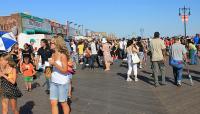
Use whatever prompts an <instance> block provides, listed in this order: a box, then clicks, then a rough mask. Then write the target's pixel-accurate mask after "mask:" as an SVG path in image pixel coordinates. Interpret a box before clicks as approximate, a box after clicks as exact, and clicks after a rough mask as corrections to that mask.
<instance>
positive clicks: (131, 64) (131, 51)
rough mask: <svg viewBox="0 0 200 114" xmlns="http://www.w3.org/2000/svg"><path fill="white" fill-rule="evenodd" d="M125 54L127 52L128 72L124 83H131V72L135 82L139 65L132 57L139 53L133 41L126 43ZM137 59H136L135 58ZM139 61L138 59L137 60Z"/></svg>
mask: <svg viewBox="0 0 200 114" xmlns="http://www.w3.org/2000/svg"><path fill="white" fill-rule="evenodd" d="M126 52H127V61H128V72H127V79H126V81H128V82H129V81H132V79H131V77H130V75H131V73H132V71H133V72H134V79H135V81H136V82H137V81H138V78H137V64H138V63H139V61H138V62H136V61H134V60H133V56H134V55H135V56H138V55H137V53H138V52H139V47H138V46H137V45H136V42H135V41H134V40H129V41H128V42H127V48H126ZM137 58H138V57H137ZM138 60H139V58H138Z"/></svg>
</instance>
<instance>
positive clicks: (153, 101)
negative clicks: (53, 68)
mask: <svg viewBox="0 0 200 114" xmlns="http://www.w3.org/2000/svg"><path fill="white" fill-rule="evenodd" d="M148 65H149V66H146V68H144V69H142V70H140V71H139V76H138V78H139V82H137V83H135V82H126V81H125V78H126V71H127V68H126V67H127V66H126V64H125V63H121V62H118V63H116V64H114V65H113V66H112V70H111V71H109V72H104V71H103V70H100V69H95V70H93V71H92V70H89V69H85V70H78V71H77V74H76V75H75V76H74V78H73V87H74V92H73V99H72V104H71V107H72V114H199V112H200V107H199V104H200V89H199V88H200V69H199V65H198V66H190V69H191V73H192V76H193V79H194V83H195V85H194V86H190V82H189V80H188V79H184V80H183V86H182V87H181V88H178V87H176V86H175V85H173V76H172V69H171V68H170V67H167V85H166V86H160V87H158V88H155V87H154V86H153V77H152V76H151V72H152V71H151V69H150V63H148ZM185 78H187V77H186V75H185ZM21 80H22V78H21V77H19V78H18V84H19V86H20V88H23V82H22V81H21ZM36 82H37V83H39V84H40V87H38V86H37V83H36ZM43 83H44V77H42V76H41V77H40V78H39V79H38V80H36V81H35V83H34V86H35V89H34V90H33V91H32V92H31V93H27V92H24V91H23V93H24V96H23V97H22V98H21V99H19V100H18V104H19V108H20V112H21V114H50V102H49V98H48V95H46V94H45V92H44V90H45V88H44V87H42V85H43Z"/></svg>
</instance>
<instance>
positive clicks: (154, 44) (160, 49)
mask: <svg viewBox="0 0 200 114" xmlns="http://www.w3.org/2000/svg"><path fill="white" fill-rule="evenodd" d="M150 47H151V56H152V57H151V61H152V65H153V76H154V81H155V87H157V86H159V83H158V73H159V71H158V70H160V72H161V75H162V85H166V82H165V60H166V59H165V56H166V54H165V53H166V51H165V49H166V46H165V44H164V41H163V40H162V39H160V33H159V32H155V33H154V38H153V39H152V40H151V42H150Z"/></svg>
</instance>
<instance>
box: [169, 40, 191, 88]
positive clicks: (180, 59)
mask: <svg viewBox="0 0 200 114" xmlns="http://www.w3.org/2000/svg"><path fill="white" fill-rule="evenodd" d="M186 52H187V50H186V48H185V46H184V45H182V44H181V42H180V39H179V38H175V43H174V44H173V45H172V46H171V50H170V65H171V66H172V67H173V74H174V80H175V84H176V85H177V86H181V81H182V75H183V66H184V60H185V61H186V62H187V60H188V59H187V55H186Z"/></svg>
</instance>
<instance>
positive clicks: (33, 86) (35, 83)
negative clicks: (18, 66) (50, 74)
mask: <svg viewBox="0 0 200 114" xmlns="http://www.w3.org/2000/svg"><path fill="white" fill-rule="evenodd" d="M37 87H40V84H39V83H38V82H34V83H33V84H32V89H36V88H37Z"/></svg>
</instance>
